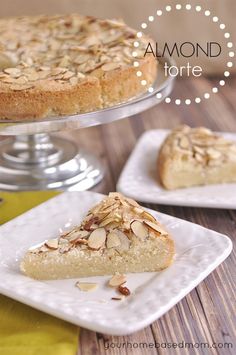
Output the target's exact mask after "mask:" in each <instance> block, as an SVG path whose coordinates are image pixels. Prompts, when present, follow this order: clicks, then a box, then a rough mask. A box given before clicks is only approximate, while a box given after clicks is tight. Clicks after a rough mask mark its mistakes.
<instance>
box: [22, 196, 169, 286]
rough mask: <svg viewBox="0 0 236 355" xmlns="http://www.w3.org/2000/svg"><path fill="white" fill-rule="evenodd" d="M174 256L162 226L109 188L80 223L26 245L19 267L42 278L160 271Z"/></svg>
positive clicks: (138, 206)
mask: <svg viewBox="0 0 236 355" xmlns="http://www.w3.org/2000/svg"><path fill="white" fill-rule="evenodd" d="M173 257H174V242H173V240H172V239H171V237H170V236H169V234H168V232H167V231H166V230H165V228H164V227H163V226H162V225H161V224H160V223H159V222H158V221H157V220H156V219H155V218H154V217H153V216H152V215H151V214H150V213H148V212H147V211H146V210H145V209H143V208H142V207H141V206H140V205H139V204H138V203H137V202H135V201H134V200H132V199H129V198H125V197H124V196H122V195H121V194H119V193H110V194H109V196H108V197H106V198H104V199H103V200H102V201H101V202H100V203H99V204H98V205H96V206H95V207H93V208H92V209H91V210H90V211H89V212H88V214H87V216H86V217H85V218H84V220H83V221H82V223H81V225H80V226H78V227H75V228H74V229H72V230H71V231H70V232H66V233H64V234H62V235H61V236H60V237H59V238H58V239H51V240H47V241H46V242H44V243H43V244H42V245H41V246H38V247H36V248H31V249H30V250H29V251H28V252H27V253H26V254H25V256H24V258H23V260H22V262H21V270H22V271H23V273H25V274H26V275H28V276H30V277H33V278H35V279H45V280H46V279H63V278H77V277H88V276H95V275H110V274H114V273H128V272H143V271H159V270H162V269H165V268H166V267H168V266H169V265H170V264H171V262H172V260H173Z"/></svg>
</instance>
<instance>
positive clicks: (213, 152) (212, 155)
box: [207, 148, 221, 159]
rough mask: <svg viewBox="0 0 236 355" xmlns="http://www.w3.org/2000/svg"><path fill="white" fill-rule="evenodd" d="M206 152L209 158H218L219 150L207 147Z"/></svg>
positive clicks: (219, 155)
mask: <svg viewBox="0 0 236 355" xmlns="http://www.w3.org/2000/svg"><path fill="white" fill-rule="evenodd" d="M207 154H208V155H209V157H210V158H211V159H219V158H220V157H221V152H219V151H218V150H216V149H214V148H208V149H207Z"/></svg>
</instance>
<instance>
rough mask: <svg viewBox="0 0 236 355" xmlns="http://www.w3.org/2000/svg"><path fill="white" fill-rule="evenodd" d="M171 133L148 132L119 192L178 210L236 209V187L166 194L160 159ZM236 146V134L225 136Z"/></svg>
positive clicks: (208, 187)
mask: <svg viewBox="0 0 236 355" xmlns="http://www.w3.org/2000/svg"><path fill="white" fill-rule="evenodd" d="M169 132H170V131H169V130H163V129H158V130H151V131H147V132H145V133H144V134H143V135H142V136H141V138H140V139H139V141H138V143H137V145H136V147H135V148H134V150H133V152H132V153H131V155H130V157H129V159H128V161H127V163H126V165H125V167H124V169H123V171H122V173H121V176H120V178H119V181H118V184H117V191H120V192H121V193H123V194H124V195H126V196H129V197H132V198H134V199H135V200H138V201H143V202H147V203H158V204H163V205H174V206H192V207H205V208H227V209H236V184H235V183H234V184H219V185H206V186H196V187H191V188H185V189H178V190H174V191H168V190H165V189H164V188H163V187H162V186H161V185H160V183H159V182H158V178H157V175H158V174H157V155H158V150H159V149H160V146H161V144H162V143H163V141H164V139H165V138H166V136H167V134H168V133H169ZM221 134H222V135H223V136H224V137H225V138H228V139H231V140H234V141H235V142H236V134H231V133H221Z"/></svg>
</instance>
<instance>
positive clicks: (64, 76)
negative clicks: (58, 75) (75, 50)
mask: <svg viewBox="0 0 236 355" xmlns="http://www.w3.org/2000/svg"><path fill="white" fill-rule="evenodd" d="M74 75H75V73H73V72H72V71H70V70H68V71H67V72H66V73H65V74H63V76H62V79H64V80H67V79H71V78H72V77H73V76H74Z"/></svg>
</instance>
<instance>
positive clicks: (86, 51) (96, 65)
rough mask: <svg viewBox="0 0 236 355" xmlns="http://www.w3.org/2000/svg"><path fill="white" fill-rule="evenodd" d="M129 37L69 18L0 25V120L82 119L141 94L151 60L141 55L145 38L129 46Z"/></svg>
mask: <svg viewBox="0 0 236 355" xmlns="http://www.w3.org/2000/svg"><path fill="white" fill-rule="evenodd" d="M136 34H137V32H136V31H135V30H133V29H131V28H129V27H128V26H127V25H126V24H125V23H123V22H122V21H121V20H100V19H96V18H94V17H90V16H80V15H77V14H73V15H66V16H65V15H63V16H62V15H60V16H59V15H58V16H36V17H18V18H6V19H1V20H0V118H1V119H31V118H42V117H49V116H60V115H70V114H76V113H82V112H89V111H94V110H97V109H101V108H104V107H108V106H112V105H114V104H117V103H121V102H124V101H127V100H128V99H130V98H133V97H135V96H137V95H138V94H140V93H142V92H144V91H146V90H147V89H148V87H149V86H150V85H151V84H152V83H153V82H154V80H155V78H156V74H157V61H156V59H155V58H154V57H153V56H152V55H150V54H149V55H146V56H144V53H145V48H146V47H147V44H148V42H150V39H149V38H148V37H147V36H145V35H142V37H140V38H138V43H139V46H138V47H137V48H135V47H134V42H135V40H136V41H137V36H136ZM134 52H135V55H136V57H134V56H133V54H134ZM134 62H136V66H134ZM137 68H139V69H137ZM137 70H140V71H141V73H142V77H141V78H140V77H138V76H137ZM141 81H142V83H143V84H144V85H142V84H141Z"/></svg>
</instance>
